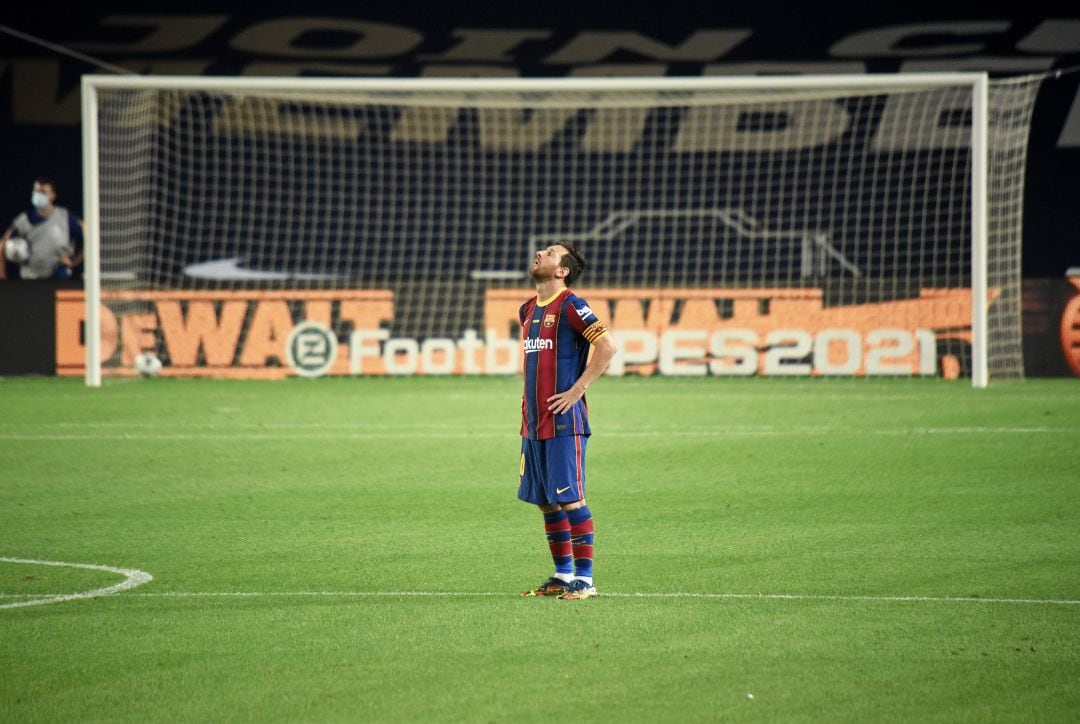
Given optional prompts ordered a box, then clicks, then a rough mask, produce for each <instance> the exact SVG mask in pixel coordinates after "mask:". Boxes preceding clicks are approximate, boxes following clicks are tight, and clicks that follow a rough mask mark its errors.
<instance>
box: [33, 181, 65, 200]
mask: <svg viewBox="0 0 1080 724" xmlns="http://www.w3.org/2000/svg"><path fill="white" fill-rule="evenodd" d="M34 183H36V184H41V185H42V186H51V187H52V190H53V193H54V194H56V195H57V196H59V195H60V189H58V188H56V182H55V181H53V180H52V179H51V178H49V177H48V176H38V177H37V178H35V179H34Z"/></svg>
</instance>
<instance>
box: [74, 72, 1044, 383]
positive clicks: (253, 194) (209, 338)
mask: <svg viewBox="0 0 1080 724" xmlns="http://www.w3.org/2000/svg"><path fill="white" fill-rule="evenodd" d="M1040 82H1041V77H1028V78H1019V79H1012V80H1007V81H990V80H989V79H988V77H987V75H986V74H985V73H921V74H896V75H831V76H820V75H819V76H769V77H722V76H716V77H704V78H633V79H631V78H604V79H599V78H598V79H585V78H575V79H399V78H379V79H359V78H357V79H340V78H333V79H331V78H292V79H289V78H216V77H167V76H154V77H150V76H135V77H133V76H97V75H89V76H84V78H83V86H82V92H83V95H82V103H83V156H84V165H83V168H84V172H83V173H84V194H85V196H84V211H85V217H86V223H87V232H88V233H87V237H88V238H87V243H86V254H85V259H86V267H85V268H86V272H85V280H86V281H85V293H84V294H82V295H75V294H72V295H71V296H70V298H65V299H62V300H60V302H58V315H57V316H58V325H60V326H61V327H64V326H65V325H67V326H68V327H71V330H69V331H71V332H72V334H71V335H69V336H70V337H71V338H73V339H77V338H78V330H77V327H78V326H79V325H84V333H83V337H82V338H83V342H82V344H81V345H80V344H78V343H77V342H72V343H71V345H70V348H68V349H66V350H62V351H61V352H60V353H58V357H60V358H61V359H62V360H63V361H64V363H63V364H58V366H59V369H58V371H59V373H60V374H71V375H84V376H85V379H86V383H87V384H88V385H91V386H97V385H100V384H101V383H102V381H103V379H104V378H109V377H123V376H128V375H131V374H134V372H133V361H134V360H135V358H136V357H138V356H139V355H140V354H143V353H152V354H154V355H156V356H158V357H159V358H160V359H161V361H162V362H163V366H161V374H166V375H177V376H213V377H241V378H277V377H284V376H291V375H300V376H318V375H321V374H338V375H358V374H359V375H366V374H401V375H408V374H507V373H512V372H515V371H516V370H517V368H518V355H519V354H520V351H519V349H518V347H519V345H518V343H517V341H516V340H517V335H518V330H517V328H516V324H517V321H516V311H517V306H518V304H520V302H521V300H523V299H524V298H525V297H526V296H527V295H528V292H529V284H528V279H527V277H526V275H525V273H524V269H525V268H526V262H527V259H528V258H529V256H530V255H531V253H532V251H533V250H535V249H536V248H538V247H539V246H542V245H547V244H552V243H560V242H564V243H570V242H573V243H574V244H575V245H576V246H577V247H578V248H579V249H581V250H582V252H583V253H584V255H585V257H586V259H587V260H588V267H587V269H586V272H585V274H584V276H583V278H582V281H581V284H582V286H581V288H580V293H581V294H582V296H584V297H585V298H586V299H588V300H589V302H590V304H591V305H592V306H593V307H594V308H599V309H600V310H602V312H598V313H599V314H600V316H601V317H602V318H605V319H606V321H608V322H609V323H610V326H612V328H613V329H614V330H616V333H617V334H618V335H619V337H620V339H619V341H620V343H621V344H620V346H621V348H622V353H621V355H620V357H619V358H618V359H617V360H616V361H615V363H614V364H613V365H612V368H611V370H610V373H612V374H644V375H649V374H657V373H658V374H664V375H716V376H732V375H736V376H753V375H779V376H825V377H828V376H865V377H872V376H894V377H931V376H940V377H949V378H957V377H960V378H970V381H971V384H972V385H973V386H975V387H985V386H986V385H987V384H988V382H989V381H990V380H991V379H995V378H1009V377H1013V378H1015V377H1022V376H1023V357H1022V350H1021V329H1020V306H1019V304H1020V252H1021V235H1022V209H1023V183H1024V168H1025V162H1026V152H1027V138H1028V133H1029V127H1030V116H1031V111H1032V108H1033V106H1034V100H1035V96H1036V94H1037V92H1038V88H1039V84H1040ZM61 335H62V330H61ZM155 370H156V368H155Z"/></svg>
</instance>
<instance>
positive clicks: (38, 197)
mask: <svg viewBox="0 0 1080 724" xmlns="http://www.w3.org/2000/svg"><path fill="white" fill-rule="evenodd" d="M30 203H31V204H33V205H34V208H35V209H39V210H40V209H46V208H48V206H49V197H48V196H46V195H45V193H44V192H43V191H35V192H34V193H32V194H30Z"/></svg>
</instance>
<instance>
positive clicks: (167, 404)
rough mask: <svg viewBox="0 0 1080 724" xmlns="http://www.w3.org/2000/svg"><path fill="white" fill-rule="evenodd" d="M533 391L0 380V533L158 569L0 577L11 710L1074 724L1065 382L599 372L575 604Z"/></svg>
mask: <svg viewBox="0 0 1080 724" xmlns="http://www.w3.org/2000/svg"><path fill="white" fill-rule="evenodd" d="M519 386H520V383H519V382H518V381H517V380H515V379H337V380H317V381H308V380H292V381H288V382H269V383H261V382H224V381H182V380H142V381H130V382H125V383H118V384H112V385H108V386H106V387H105V388H103V389H100V390H88V389H86V388H84V387H83V386H82V384H81V382H79V381H59V380H3V381H0V409H2V410H3V415H2V418H0V471H2V472H0V557H8V558H19V559H29V560H37V561H63V562H72V563H88V564H97V565H101V566H109V567H114V568H125V569H138V570H141V571H145V572H147V573H149V574H151V575H152V576H153V577H154V580H153V581H151V582H149V583H146V584H144V585H141V586H139V587H137V588H132V589H129V590H125V591H121V592H119V593H115V594H114V595H109V596H104V597H98V598H93V599H84V600H71V601H64V602H57V603H51V604H48V605H34V606H24V607H19V608H0V721H18V722H24V721H73V720H74V721H85V720H102V719H107V720H125V721H278V720H282V721H327V720H334V721H365V720H375V721H418V720H420V721H480V722H487V721H492V722H501V721H551V720H556V719H564V718H565V719H571V720H581V721H589V720H595V721H619V722H622V721H678V722H681V721H717V720H725V721H759V720H761V721H774V720H787V721H791V720H797V721H828V722H835V721H860V722H862V721H868V720H876V721H898V720H899V721H923V720H937V721H950V722H955V721H980V722H981V721H987V720H996V721H1018V720H1019V721H1075V719H1076V717H1077V713H1078V712H1080V684H1078V682H1080V603H1078V602H1080V384H1078V382H1077V381H1067V380H1060V381H1028V382H1025V383H1022V384H1002V385H998V386H994V387H991V388H990V389H988V390H983V391H975V390H972V389H970V387H968V386H967V385H966V383H946V382H940V381H888V380H885V381H837V380H827V381H826V380H821V381H795V380H744V381H734V380H718V379H699V380H679V379H636V378H626V379H604V380H601V381H600V382H599V383H597V385H596V386H595V387H594V388H593V390H592V392H591V393H590V402H591V407H592V410H593V427H594V430H595V433H596V434H595V435H594V437H593V438H592V440H591V442H590V447H589V459H588V478H589V486H590V487H589V491H590V494H589V502H590V506H591V507H592V509H593V512H594V513H595V516H596V525H597V537H596V540H597V562H596V567H597V568H596V570H597V572H596V576H597V586H598V587H599V590H600V592H601V596H600V597H599V598H597V599H594V600H590V601H583V602H564V601H557V600H551V599H522V598H520V597H519V596H518V595H517V593H518V592H519V591H520V590H522V589H524V588H526V587H529V586H531V585H533V584H536V583H539V582H540V581H541V580H542V579H543V578H544V577H545V576H546V575H548V572H549V568H550V559H549V558H548V557H547V549H546V544H545V540H544V538H543V528H542V520H541V518H540V515H539V513H538V512H536V510H535V509H531V508H529V507H528V506H526V505H523V504H521V503H519V502H517V501H516V500H515V493H516V486H517V478H516V474H517V465H518V454H519V442H518V440H517V430H518V424H519V420H518V415H519V409H520V407H519V401H520V389H519ZM123 580H124V576H123V575H121V574H117V573H112V572H108V571H101V570H91V569H78V568H64V567H56V566H46V565H41V564H31V563H11V562H0V594H2V595H0V606H9V605H10V604H13V603H20V602H27V601H29V600H31V599H32V597H39V598H40V597H46V596H50V595H58V594H68V593H76V592H79V591H88V590H94V589H100V588H104V587H108V586H113V585H115V584H118V583H120V582H122V581H123ZM201 594H207V595H201ZM214 594H237V595H214ZM406 594H412V595H406ZM417 594H430V595H417ZM435 594H453V595H435ZM616 594H617V595H616ZM632 594H646V595H632ZM647 594H659V595H647ZM668 594H671V595H668ZM757 594H762V595H757ZM750 695H752V698H750Z"/></svg>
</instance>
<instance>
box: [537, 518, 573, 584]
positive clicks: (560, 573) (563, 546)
mask: <svg viewBox="0 0 1080 724" xmlns="http://www.w3.org/2000/svg"><path fill="white" fill-rule="evenodd" d="M544 531H545V532H546V533H547V539H548V548H549V549H550V550H551V559H552V560H553V561H554V562H555V577H556V578H558V579H559V580H560V581H566V582H567V583H569V582H570V581H571V580H573V578H574V552H573V547H572V546H571V543H570V535H571V534H570V517H569V516H568V515H567V514H566V511H564V510H557V511H555V512H554V513H544Z"/></svg>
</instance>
